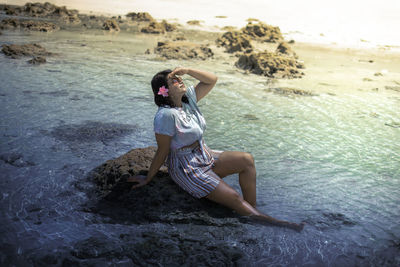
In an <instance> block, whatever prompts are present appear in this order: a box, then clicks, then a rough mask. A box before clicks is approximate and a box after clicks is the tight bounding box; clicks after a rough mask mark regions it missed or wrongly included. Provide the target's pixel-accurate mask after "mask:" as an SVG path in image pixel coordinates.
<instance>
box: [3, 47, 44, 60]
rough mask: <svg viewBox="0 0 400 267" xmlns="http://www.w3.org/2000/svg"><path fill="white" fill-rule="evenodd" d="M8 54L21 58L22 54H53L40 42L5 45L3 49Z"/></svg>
mask: <svg viewBox="0 0 400 267" xmlns="http://www.w3.org/2000/svg"><path fill="white" fill-rule="evenodd" d="M1 51H2V52H3V53H4V54H5V55H6V56H9V57H12V58H20V57H21V56H48V55H51V53H50V52H47V51H46V49H45V48H44V47H42V46H41V45H39V44H24V45H16V44H11V45H3V48H2V50H1Z"/></svg>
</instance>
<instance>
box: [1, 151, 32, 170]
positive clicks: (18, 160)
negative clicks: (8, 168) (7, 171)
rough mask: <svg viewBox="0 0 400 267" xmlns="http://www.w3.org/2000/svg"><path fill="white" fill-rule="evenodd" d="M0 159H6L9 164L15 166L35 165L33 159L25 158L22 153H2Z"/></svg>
mask: <svg viewBox="0 0 400 267" xmlns="http://www.w3.org/2000/svg"><path fill="white" fill-rule="evenodd" d="M0 160H2V161H4V162H5V163H7V164H10V165H12V166H14V167H27V166H34V165H35V163H33V162H31V161H27V160H24V157H23V155H22V154H19V153H15V152H10V153H4V154H1V155H0Z"/></svg>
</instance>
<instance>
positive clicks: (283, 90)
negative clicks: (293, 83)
mask: <svg viewBox="0 0 400 267" xmlns="http://www.w3.org/2000/svg"><path fill="white" fill-rule="evenodd" d="M264 91H267V92H273V93H275V94H281V95H286V96H290V95H301V96H317V94H315V93H313V92H311V91H307V90H301V89H296V88H289V87H276V88H268V89H264Z"/></svg>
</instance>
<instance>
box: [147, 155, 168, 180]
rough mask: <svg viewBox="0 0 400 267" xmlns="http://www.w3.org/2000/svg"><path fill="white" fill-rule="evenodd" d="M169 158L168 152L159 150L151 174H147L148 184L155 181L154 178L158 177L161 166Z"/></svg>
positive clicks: (152, 164)
mask: <svg viewBox="0 0 400 267" xmlns="http://www.w3.org/2000/svg"><path fill="white" fill-rule="evenodd" d="M167 156H168V151H160V150H159V149H157V152H156V154H155V155H154V158H153V161H152V162H151V165H150V168H149V172H148V173H147V178H146V180H147V181H148V182H150V181H151V179H153V177H154V176H155V175H156V173H157V172H158V170H159V169H160V167H161V165H163V164H164V162H165V159H166V158H167Z"/></svg>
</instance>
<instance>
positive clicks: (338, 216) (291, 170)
mask: <svg viewBox="0 0 400 267" xmlns="http://www.w3.org/2000/svg"><path fill="white" fill-rule="evenodd" d="M0 40H1V44H4V43H8V42H11V41H12V42H13V43H25V42H28V41H29V42H30V41H32V40H36V41H39V42H40V43H41V44H42V45H44V46H45V47H46V49H47V50H48V51H52V52H56V53H58V54H57V55H55V56H52V57H48V62H47V63H46V64H44V65H40V66H31V65H29V64H27V63H26V60H24V59H21V60H13V59H9V58H6V57H4V55H1V56H0V61H1V64H0V80H1V82H0V86H1V88H0V90H1V91H0V93H1V95H0V101H1V119H0V127H1V137H0V138H1V139H0V149H1V154H5V153H11V152H13V153H19V154H22V155H23V160H24V161H25V162H32V163H34V164H25V165H26V166H24V167H19V168H18V167H15V166H11V165H10V164H6V163H4V164H0V176H1V180H0V183H1V184H0V187H1V195H0V199H1V202H0V203H1V212H2V224H3V226H2V228H3V229H2V242H3V243H4V244H11V248H12V250H15V251H14V252H15V253H16V254H23V253H24V252H26V251H30V250H31V249H35V248H39V247H55V248H57V247H59V246H69V245H70V244H72V243H73V242H76V241H77V240H81V239H84V238H88V237H90V236H92V235H96V233H98V232H101V233H106V234H107V235H108V236H112V235H113V233H117V232H118V231H119V230H118V228H122V227H123V228H125V230H126V231H129V226H118V225H109V224H90V225H87V224H85V223H86V222H87V221H88V219H89V217H90V216H91V215H90V214H87V213H83V212H80V211H79V209H78V207H79V205H80V204H82V203H84V202H85V201H86V200H87V199H86V196H85V195H84V194H83V193H81V192H79V191H77V190H76V189H74V188H73V186H72V184H73V183H74V182H76V181H79V179H81V178H82V177H83V176H84V175H85V174H86V173H87V172H88V171H90V170H91V169H92V168H94V167H96V166H98V165H100V164H101V163H103V162H104V161H106V160H108V159H111V158H114V157H117V156H119V155H122V154H124V153H125V152H127V151H129V150H130V149H132V148H137V147H146V146H150V145H155V140H154V136H153V132H152V127H153V125H152V123H153V115H154V113H155V111H156V106H155V105H154V103H153V100H152V98H153V97H152V92H151V90H150V84H149V81H150V80H151V77H152V75H153V74H154V73H156V72H157V71H159V70H162V69H165V68H173V67H175V66H176V65H186V66H192V67H198V68H202V69H206V70H209V71H213V72H214V73H216V74H217V75H218V76H219V82H218V84H217V86H216V87H215V89H214V90H213V91H212V93H211V94H210V95H209V96H207V97H206V98H205V99H204V100H202V101H200V102H199V106H200V109H201V110H202V112H203V114H204V115H205V117H206V120H207V123H208V129H207V131H206V134H205V140H206V142H207V143H208V145H209V146H210V147H211V148H214V149H220V150H240V151H248V152H251V153H252V154H253V156H254V158H255V160H256V168H257V193H258V196H257V200H258V208H259V210H261V211H263V212H265V213H267V214H269V215H271V216H275V217H278V218H281V219H287V220H290V221H297V222H300V221H306V222H307V224H308V225H307V226H306V227H305V229H304V231H303V232H302V233H301V234H297V233H295V232H291V231H285V230H282V229H278V228H271V227H263V226H261V227H260V226H259V227H257V226H254V225H248V226H245V227H246V228H247V229H248V230H249V231H252V232H253V234H254V235H257V236H260V235H261V236H265V239H264V240H265V244H262V246H263V247H264V248H265V250H264V251H262V252H257V253H256V252H254V253H255V254H257V258H256V261H255V262H254V263H255V264H256V265H257V264H267V265H280V264H283V265H293V264H298V265H307V264H310V265H319V264H325V265H340V264H342V263H343V264H346V265H352V264H355V263H357V262H362V263H368V262H371V263H377V262H380V260H381V259H383V262H386V263H387V262H388V261H387V259H385V257H390V258H393V259H391V261H389V263H390V262H392V263H397V264H398V263H399V262H400V260H399V258H398V256H395V253H394V252H399V244H400V225H399V222H400V210H399V209H400V208H399V207H400V197H399V196H400V172H399V170H400V168H399V167H400V142H399V140H400V129H399V128H398V127H397V128H396V125H398V124H396V122H397V123H398V122H399V121H400V111H399V104H400V101H399V94H397V95H396V92H389V91H379V92H377V91H372V90H371V91H368V92H365V91H358V90H350V91H348V92H341V93H340V94H339V93H338V94H325V93H322V94H319V95H317V96H311V97H299V96H297V97H287V96H283V95H279V94H274V93H271V92H268V91H266V90H265V89H266V88H268V86H270V85H268V82H267V80H266V79H265V78H260V77H256V76H253V75H244V74H241V73H238V72H236V71H234V68H233V67H231V66H229V65H225V64H221V63H218V62H217V61H213V60H211V61H208V62H203V61H200V62H197V61H196V62H193V61H192V62H184V61H180V62H177V61H166V62H162V61H155V60H151V59H149V57H146V56H144V55H143V52H144V50H145V49H146V48H147V47H151V46H154V45H155V42H156V41H155V40H154V38H152V37H146V36H142V35H140V36H137V37H135V38H133V37H132V36H129V35H127V34H120V35H119V36H118V37H116V36H108V35H103V34H96V33H88V34H79V33H65V32H59V33H54V34H52V35H41V34H29V35H26V34H23V33H19V32H14V33H13V32H8V33H5V34H4V35H3V36H2V37H1V39H0ZM191 82H193V80H188V81H187V83H188V84H189V83H191ZM301 82H302V80H298V83H299V84H300V86H299V87H301ZM275 86H276V84H275ZM278 86H279V84H278ZM88 121H91V122H101V123H121V124H127V125H130V126H132V127H133V128H134V129H135V130H134V131H133V133H131V134H129V135H127V136H124V137H122V138H119V139H117V140H112V141H110V142H108V141H107V140H105V141H103V142H90V141H87V142H86V143H85V142H84V143H80V142H75V143H72V144H71V143H68V142H64V141H62V140H58V139H56V138H55V137H54V136H52V135H51V134H49V133H51V132H52V131H53V130H54V129H55V128H57V127H60V126H63V125H64V126H65V125H67V126H68V125H76V124H84V123H86V122H88ZM226 181H227V182H228V183H229V184H231V185H232V186H233V187H234V188H236V189H237V190H240V187H239V185H238V182H237V176H231V177H227V178H226ZM35 209H41V211H42V212H41V214H42V215H41V217H40V218H39V217H34V216H33V215H31V214H32V210H33V211H35ZM131 227H136V226H131ZM385 251H386V252H387V251H389V252H388V254H385ZM299 252H300V253H299ZM248 253H252V252H248ZM299 255H301V256H299ZM397 255H399V254H397Z"/></svg>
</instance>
